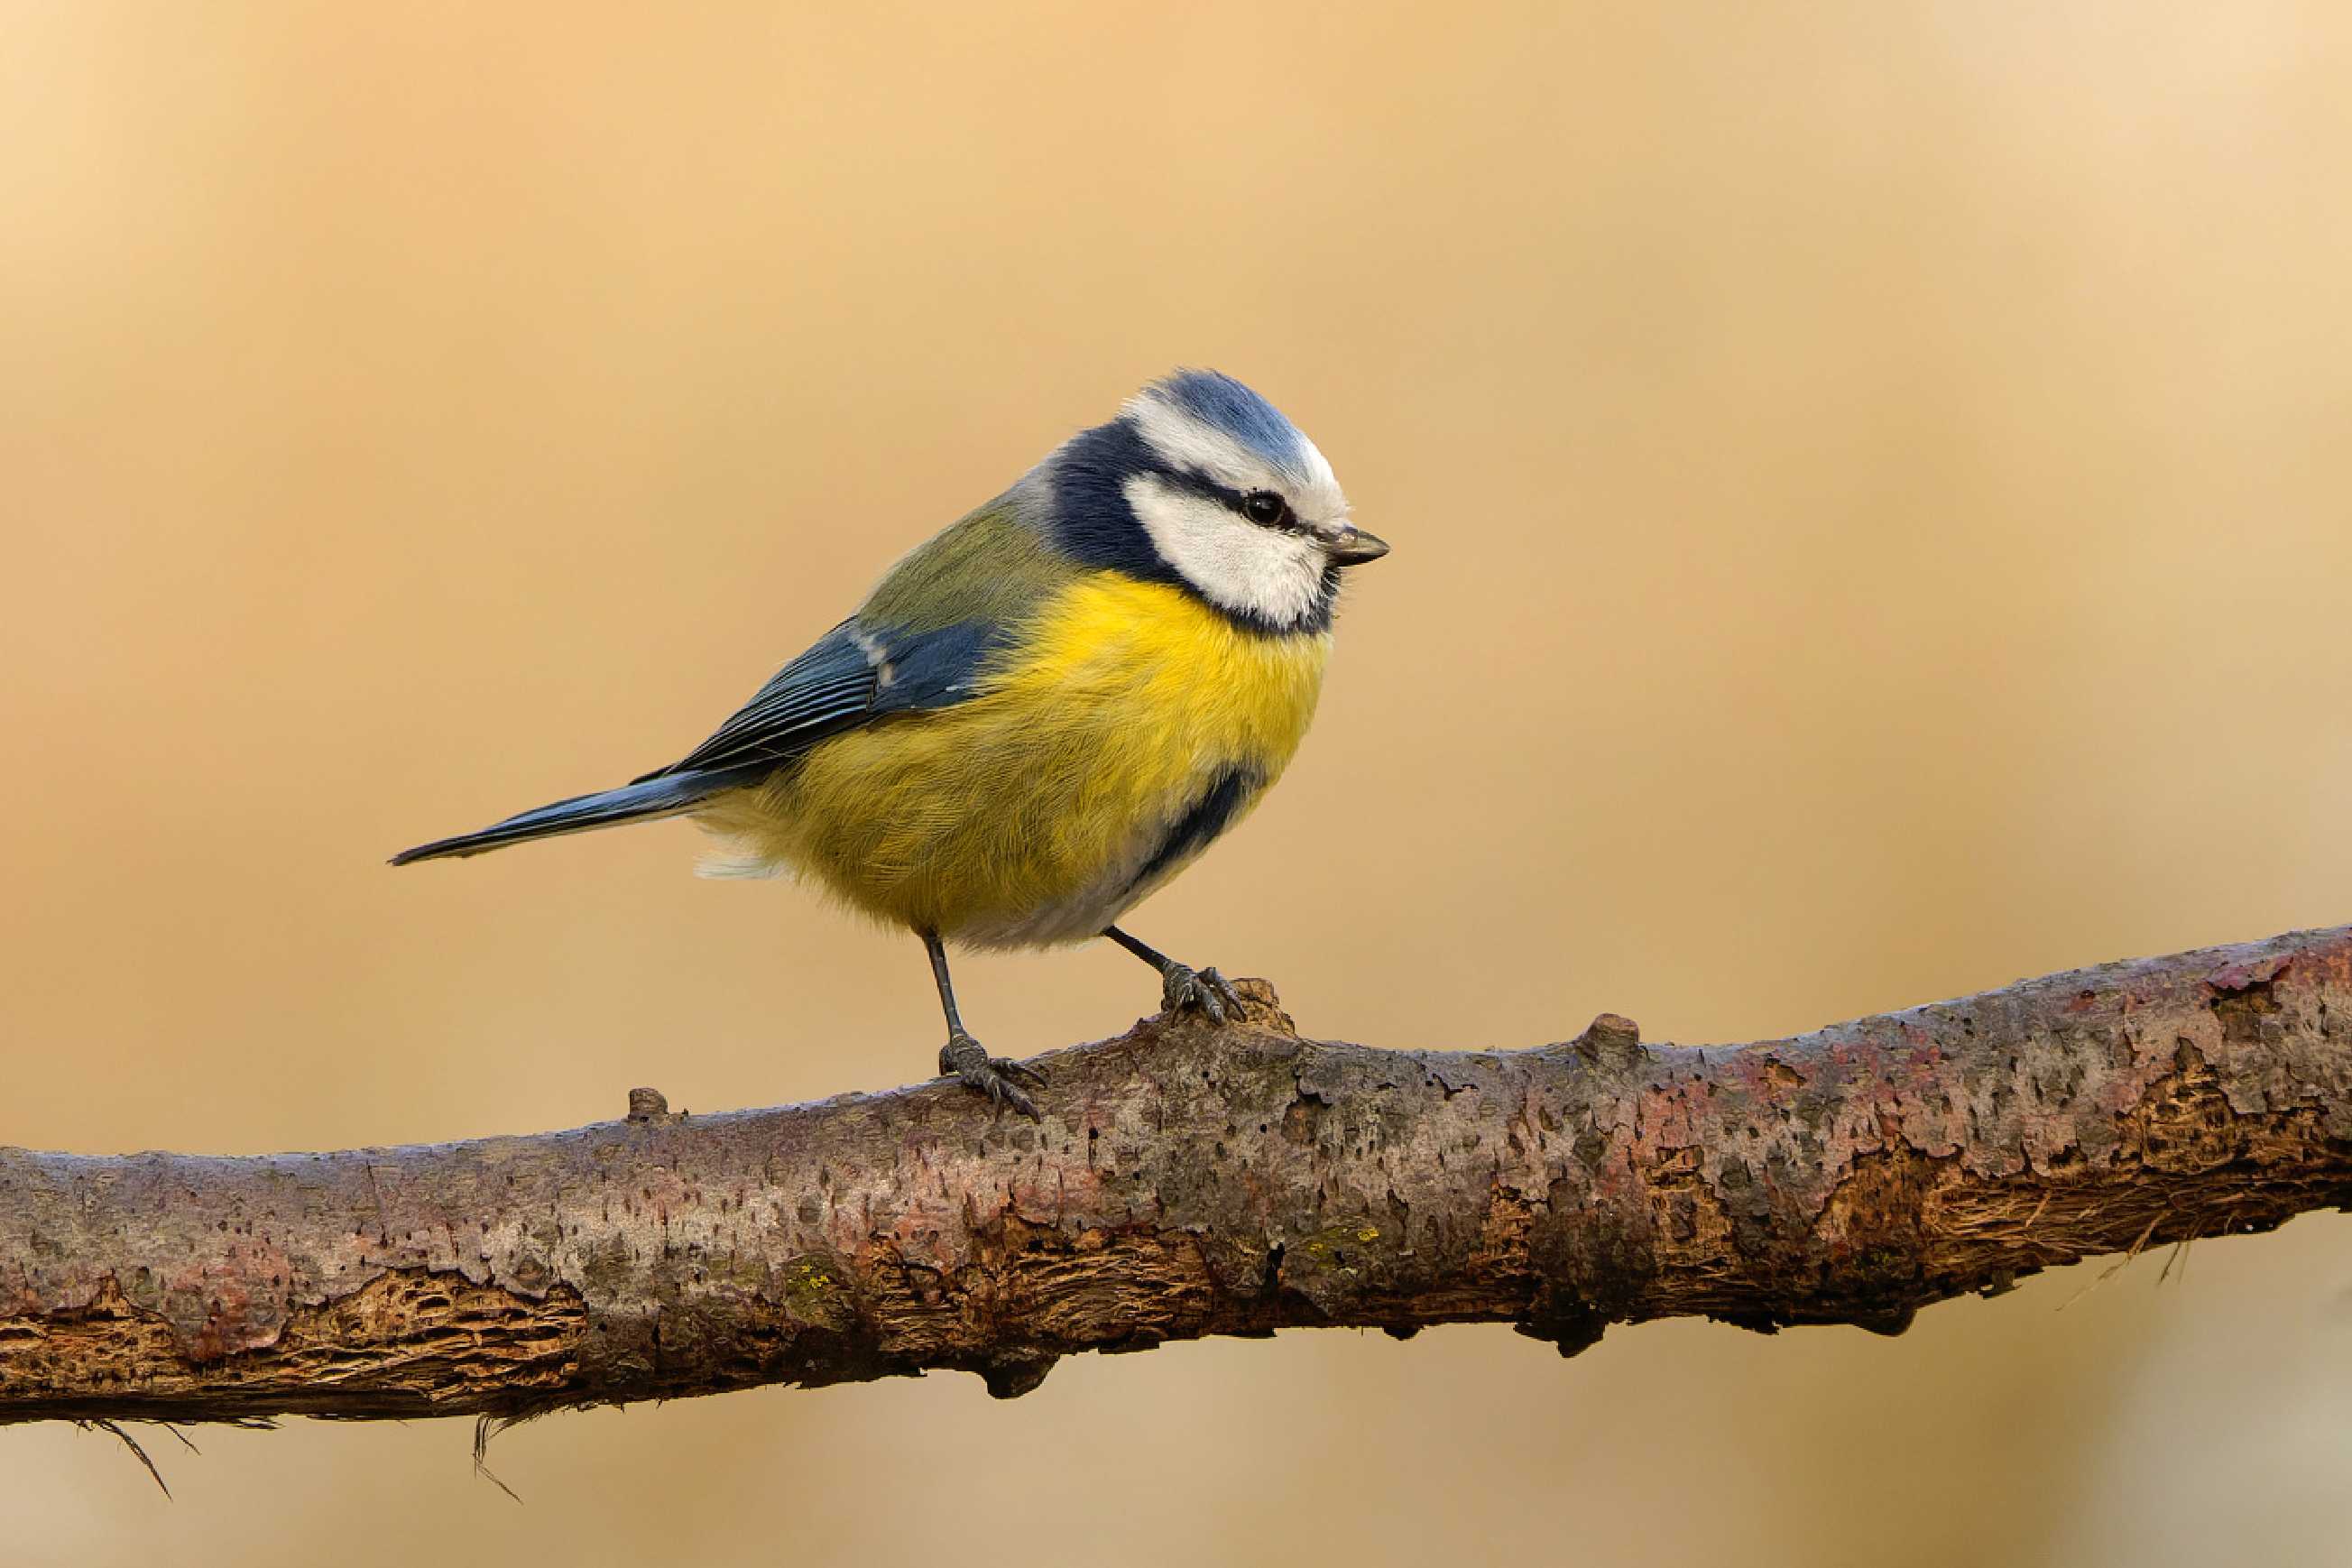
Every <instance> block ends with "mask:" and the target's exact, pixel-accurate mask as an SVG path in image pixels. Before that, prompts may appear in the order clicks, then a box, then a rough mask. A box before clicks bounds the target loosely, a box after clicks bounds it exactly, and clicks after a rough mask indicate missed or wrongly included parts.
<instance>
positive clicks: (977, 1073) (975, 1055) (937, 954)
mask: <svg viewBox="0 0 2352 1568" xmlns="http://www.w3.org/2000/svg"><path fill="white" fill-rule="evenodd" d="M923 948H924V950H925V951H926V952H929V954H930V955H931V978H932V979H933V980H934V981H937V982H938V983H939V987H940V1011H941V1012H943V1013H945V1014H946V1015H947V1019H948V1043H947V1044H946V1045H944V1046H941V1047H940V1074H941V1075H942V1076H943V1077H950V1078H960V1079H963V1082H964V1087H965V1088H966V1089H971V1090H972V1091H974V1092H975V1093H979V1094H984V1095H986V1096H988V1098H989V1099H991V1100H995V1101H996V1102H997V1103H998V1104H1000V1105H1009V1106H1011V1107H1012V1108H1013V1110H1017V1111H1019V1112H1020V1113H1021V1114H1022V1115H1024V1116H1025V1117H1028V1118H1029V1119H1030V1120H1031V1121H1044V1120H1045V1118H1043V1117H1041V1116H1039V1115H1038V1114H1037V1106H1036V1102H1035V1101H1034V1100H1031V1099H1030V1098H1029V1096H1028V1094H1027V1093H1026V1092H1024V1090H1023V1089H1022V1088H1021V1081H1022V1080H1026V1081H1028V1082H1030V1083H1044V1082H1045V1074H1044V1073H1041V1072H1039V1071H1038V1070H1037V1069H1036V1068H1033V1067H1029V1066H1027V1065H1026V1064H1024V1063H1022V1062H1016V1061H1014V1060H1013V1058H1010V1057H992V1056H990V1055H989V1054H988V1049H987V1047H984V1046H982V1044H981V1043H980V1042H979V1041H978V1040H975V1039H973V1038H972V1037H971V1031H970V1030H968V1029H966V1028H965V1027H964V1026H963V1016H962V1015H961V1014H960V1013H958V1012H957V1011H956V999H955V985H954V984H953V983H952V982H950V980H949V979H948V950H947V948H946V947H945V946H943V945H942V944H941V943H940V939H939V935H938V933H937V932H935V931H925V932H924V933H923Z"/></svg>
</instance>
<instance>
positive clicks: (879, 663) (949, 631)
mask: <svg viewBox="0 0 2352 1568" xmlns="http://www.w3.org/2000/svg"><path fill="white" fill-rule="evenodd" d="M999 640H1000V628H998V627H996V626H992V625H987V624H983V623H981V622H977V621H967V622H964V623H961V624H960V625H956V626H942V627H940V628H937V629H935V630H930V631H920V632H914V631H908V630H906V629H904V628H901V627H894V626H869V625H867V624H866V623H865V622H863V621H861V620H859V619H857V618H856V617H855V616H853V617H852V618H850V619H849V620H846V621H844V622H842V623H841V625H839V626H835V627H834V628H833V630H831V631H830V632H827V633H826V634H825V635H824V637H820V638H819V639H818V640H817V642H816V644H815V645H814V647H811V648H810V649H809V650H808V651H807V652H806V653H803V654H802V655H801V656H800V657H799V658H795V659H793V661H792V662H791V663H790V664H788V665H786V666H784V668H782V669H780V670H778V671H777V672H776V673H775V674H774V675H773V676H772V677H771V678H770V679H769V681H768V683H767V684H766V685H765V686H762V687H761V688H760V689H759V691H758V693H757V694H756V695H754V696H753V697H752V699H751V701H749V702H747V703H745V704H744V705H743V706H742V707H741V708H740V709H739V710H737V711H736V712H735V714H734V715H733V717H731V718H730V719H729V720H728V721H726V722H725V723H724V724H721V725H719V728H718V729H717V730H716V731H713V732H712V734H711V736H710V738H709V740H707V741H705V742H702V744H700V745H698V746H697V747H696V748H695V749H694V750H693V751H692V752H688V753H687V755H685V756H684V757H681V758H680V759H679V760H678V761H677V762H675V763H671V764H670V765H669V766H668V767H666V768H657V769H656V770H655V771H654V772H652V773H647V774H646V775H645V778H644V779H639V780H637V781H636V782H637V783H640V784H642V783H644V782H645V779H658V778H668V777H671V776H674V775H676V774H679V773H717V772H729V773H732V772H737V771H740V770H746V769H754V768H757V767H759V766H761V765H762V764H766V765H775V764H780V763H785V762H789V761H790V760H792V759H793V757H795V756H798V755H799V754H800V753H801V752H805V751H807V750H808V749H809V748H810V747H811V746H814V745H815V744H816V743H817V742H820V741H823V740H824V739H826V738H827V737H829V736H833V735H838V734H840V733H842V732H843V731H846V730H853V729H856V728H857V727H858V726H859V725H861V724H869V723H872V722H873V721H876V720H877V719H880V718H884V717H887V715H890V714H893V713H906V712H912V711H918V710H923V709H927V708H944V707H949V706H951V705H952V704H954V703H957V702H961V701H963V700H965V699H966V698H968V697H970V696H971V694H972V691H973V689H974V688H975V685H976V684H977V682H978V680H979V678H980V674H981V669H982V665H983V664H984V663H985V662H986V660H987V658H988V656H989V654H990V653H991V652H992V651H993V649H994V648H995V647H996V646H997V643H998V641H999Z"/></svg>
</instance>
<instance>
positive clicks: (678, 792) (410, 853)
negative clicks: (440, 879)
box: [392, 763, 774, 866]
mask: <svg viewBox="0 0 2352 1568" xmlns="http://www.w3.org/2000/svg"><path fill="white" fill-rule="evenodd" d="M772 771H774V764H773V763H761V764H758V765H755V766H753V767H750V768H714V769H712V770H710V771H709V772H696V773H671V774H669V775H667V777H662V778H650V779H641V780H639V781H638V782H637V783H635V784H624V785H622V786H621V787H620V788H619V789H608V790H602V791H599V792H598V793H597V794H595V795H576V796H574V797H573V798H572V799H570V800H559V801H557V802H556V803H555V804H554V805H542V806H541V807H539V808H538V809H537V810H535V811H526V812H523V813H521V814H520V816H509V817H508V818H507V819H506V820H505V821H504V822H494V823H492V824H491V825H490V826H488V827H485V828H483V829H482V830H481V831H480V832H479V833H461V834H459V835H458V836H457V837H455V838H436V839H435V840H434V841H433V842H432V843H430V844H419V845H418V846H416V847H415V848H414V849H404V850H402V851H401V852H400V853H399V854H397V855H395V856H394V857H393V858H392V863H393V864H394V865H395V866H405V865H407V864H408V863H409V862H411V861H412V860H439V859H444V858H449V857H453V856H461V855H479V854H481V853H482V852H483V851H485V850H488V849H503V848H505V847H507V846H508V845H509V844H520V843H522V842H523V841H524V840H525V839H530V838H553V837H558V836H559V835H562V834H565V833H585V832H587V831H589V830H590V829H591V828H596V827H617V826H620V825H621V824H622V823H625V822H650V821H652V820H654V819H655V818H656V817H662V816H677V814H678V813H679V812H681V811H688V810H691V809H692V808H693V807H694V806H696V805H699V804H700V803H701V802H703V801H706V800H708V799H709V798H710V797H711V796H712V795H718V794H719V793H721V792H722V791H726V790H730V789H736V788H740V786H742V785H744V784H754V783H757V782H758V781H759V780H760V778H761V777H762V776H763V775H765V774H766V773H771V772H772Z"/></svg>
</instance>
